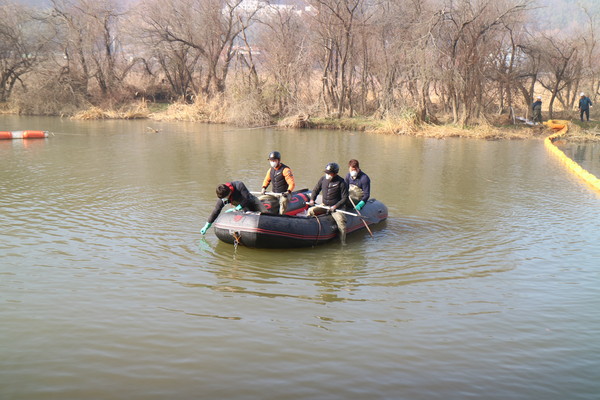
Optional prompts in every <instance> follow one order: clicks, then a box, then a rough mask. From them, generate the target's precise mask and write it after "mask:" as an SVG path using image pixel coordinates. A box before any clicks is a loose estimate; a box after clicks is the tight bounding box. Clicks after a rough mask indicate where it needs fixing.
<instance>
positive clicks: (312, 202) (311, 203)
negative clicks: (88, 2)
mask: <svg viewBox="0 0 600 400" xmlns="http://www.w3.org/2000/svg"><path fill="white" fill-rule="evenodd" d="M307 204H308V205H309V206H310V207H312V206H314V205H315V201H314V200H311V201H309V202H308V203H307Z"/></svg>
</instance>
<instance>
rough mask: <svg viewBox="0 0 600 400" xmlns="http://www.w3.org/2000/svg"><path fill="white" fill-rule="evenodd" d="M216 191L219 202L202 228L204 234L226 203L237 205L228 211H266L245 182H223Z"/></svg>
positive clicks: (201, 231)
mask: <svg viewBox="0 0 600 400" xmlns="http://www.w3.org/2000/svg"><path fill="white" fill-rule="evenodd" d="M216 192H217V197H218V198H219V199H218V200H217V204H215V208H214V209H213V211H212V213H211V214H210V216H209V217H208V221H207V222H206V224H205V225H204V227H202V229H201V230H200V233H201V234H203V235H204V234H205V233H206V231H207V230H208V228H210V227H211V226H212V224H213V222H215V220H216V219H217V217H218V216H219V214H220V213H221V210H222V209H223V207H225V205H226V204H231V205H232V206H235V208H230V209H229V210H227V211H226V212H229V211H234V210H235V211H240V210H244V211H260V212H265V211H266V210H265V209H264V207H263V205H262V203H261V202H260V201H258V199H257V198H256V197H255V196H253V195H252V194H251V193H250V192H249V191H248V188H246V185H244V182H240V181H233V182H227V183H223V184H221V185H219V186H217V190H216Z"/></svg>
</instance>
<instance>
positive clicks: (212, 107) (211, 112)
mask: <svg viewBox="0 0 600 400" xmlns="http://www.w3.org/2000/svg"><path fill="white" fill-rule="evenodd" d="M226 109H227V104H226V103H225V101H223V99H222V98H221V97H215V98H213V99H211V100H208V101H207V100H206V99H205V98H203V97H197V98H196V100H195V101H194V103H192V104H186V103H173V104H171V105H170V106H169V107H168V108H167V109H166V110H163V111H158V112H154V113H152V114H150V115H149V117H150V118H151V119H153V120H156V121H190V122H212V123H225V122H226V118H225V116H226Z"/></svg>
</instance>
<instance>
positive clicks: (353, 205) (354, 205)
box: [348, 196, 373, 238]
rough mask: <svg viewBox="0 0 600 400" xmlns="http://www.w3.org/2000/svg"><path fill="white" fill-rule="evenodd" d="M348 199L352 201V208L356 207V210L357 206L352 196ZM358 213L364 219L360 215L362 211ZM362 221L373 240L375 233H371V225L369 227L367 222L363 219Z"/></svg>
mask: <svg viewBox="0 0 600 400" xmlns="http://www.w3.org/2000/svg"><path fill="white" fill-rule="evenodd" d="M348 198H349V199H350V203H352V207H354V209H355V210H356V204H354V201H353V200H352V198H351V197H350V196H348ZM356 212H357V213H358V215H360V216H361V217H362V214H361V213H360V211H358V210H356ZM361 221H362V223H363V224H364V225H365V228H367V230H368V231H369V235H371V238H373V232H371V228H369V225H367V223H366V222H365V220H364V219H361Z"/></svg>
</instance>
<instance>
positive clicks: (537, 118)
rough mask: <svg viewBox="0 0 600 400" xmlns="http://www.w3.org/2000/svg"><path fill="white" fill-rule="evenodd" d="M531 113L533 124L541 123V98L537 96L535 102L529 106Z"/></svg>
mask: <svg viewBox="0 0 600 400" xmlns="http://www.w3.org/2000/svg"><path fill="white" fill-rule="evenodd" d="M531 110H532V111H533V122H535V123H541V122H542V96H538V97H537V99H536V101H535V102H534V103H533V104H532V105H531Z"/></svg>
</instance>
